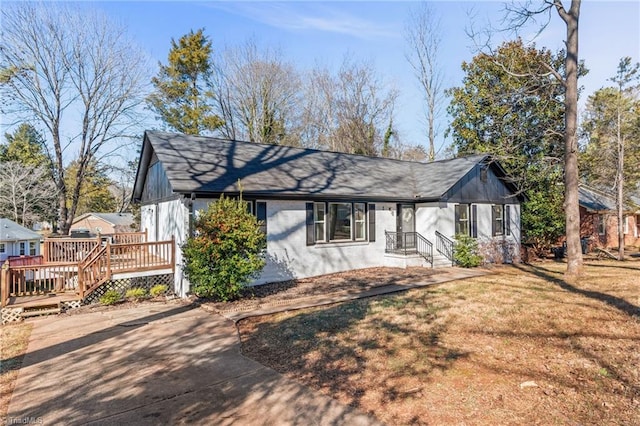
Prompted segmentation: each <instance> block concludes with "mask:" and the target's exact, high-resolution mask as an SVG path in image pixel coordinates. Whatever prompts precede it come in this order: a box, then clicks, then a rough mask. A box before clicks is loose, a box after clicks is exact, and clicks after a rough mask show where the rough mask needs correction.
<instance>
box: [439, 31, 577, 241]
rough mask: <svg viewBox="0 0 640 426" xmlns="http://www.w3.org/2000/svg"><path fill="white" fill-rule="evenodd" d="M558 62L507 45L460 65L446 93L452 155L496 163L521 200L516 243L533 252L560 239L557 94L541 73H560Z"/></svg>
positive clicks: (559, 58)
mask: <svg viewBox="0 0 640 426" xmlns="http://www.w3.org/2000/svg"><path fill="white" fill-rule="evenodd" d="M564 56H565V54H564V52H562V51H561V52H557V53H553V52H551V51H550V50H548V49H537V48H536V47H535V45H533V46H524V45H523V43H522V41H521V40H515V41H508V42H505V43H503V44H502V45H501V46H500V47H499V48H498V49H497V51H496V52H495V53H494V54H491V55H489V54H484V53H482V54H479V55H477V56H476V57H474V58H473V60H472V61H471V62H470V63H466V62H465V63H463V64H462V69H463V70H464V71H465V73H466V75H465V77H464V80H463V86H462V87H456V88H453V89H451V90H450V91H449V94H450V95H451V96H452V100H451V104H450V105H449V108H448V112H449V114H450V115H451V116H452V117H453V121H452V124H451V129H450V132H451V134H452V136H453V144H454V147H455V148H456V150H457V153H458V155H469V154H473V153H483V152H485V153H491V154H493V155H494V156H496V158H497V159H498V160H499V161H500V162H501V164H502V165H503V166H504V167H505V169H506V170H507V172H508V173H509V174H510V175H511V176H513V178H514V181H513V183H514V184H515V185H516V186H517V187H518V188H519V190H520V191H523V192H525V193H526V194H527V195H528V197H529V201H528V202H526V203H525V204H524V205H523V211H522V228H523V233H524V235H523V236H524V241H529V242H531V243H533V244H535V245H536V246H538V248H545V247H546V246H548V245H550V244H552V243H553V242H555V240H556V239H557V238H558V237H559V236H560V235H562V233H563V232H564V226H563V222H564V219H563V214H564V213H563V208H562V200H563V197H562V190H563V187H562V177H563V154H564V149H563V147H564V145H563V133H564V108H563V104H562V101H563V99H564V88H563V87H562V85H561V84H560V83H559V82H558V81H557V80H556V78H555V77H554V76H553V75H552V73H550V72H549V70H548V69H547V68H546V66H545V64H549V65H550V66H551V67H552V68H553V69H554V70H556V72H559V73H563V68H564ZM581 72H582V73H584V70H581Z"/></svg>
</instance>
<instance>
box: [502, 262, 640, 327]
mask: <svg viewBox="0 0 640 426" xmlns="http://www.w3.org/2000/svg"><path fill="white" fill-rule="evenodd" d="M513 266H514V267H515V268H517V269H520V270H522V271H523V272H529V273H532V274H534V275H535V276H537V277H540V278H542V279H544V280H547V281H550V282H552V283H554V284H556V285H558V286H559V287H560V288H562V289H563V290H566V291H570V292H571V293H575V294H580V295H582V296H585V297H588V298H590V299H594V300H599V301H601V302H604V303H606V304H607V305H609V306H612V307H614V308H616V309H618V310H620V311H621V312H624V313H625V314H627V315H629V316H634V315H640V307H638V306H636V305H634V304H632V303H629V302H627V301H626V300H624V299H622V298H620V297H617V296H612V295H610V294H607V293H602V292H599V291H593V290H584V289H581V288H578V287H576V286H574V285H572V284H569V283H567V282H566V281H565V280H563V279H562V278H559V277H558V276H556V275H557V273H556V272H554V271H550V270H548V269H546V268H543V267H541V266H536V265H528V266H527V267H524V266H522V265H518V264H514V265H513ZM632 269H636V268H632Z"/></svg>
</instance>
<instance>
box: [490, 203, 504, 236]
mask: <svg viewBox="0 0 640 426" xmlns="http://www.w3.org/2000/svg"><path fill="white" fill-rule="evenodd" d="M491 220H492V227H491V229H492V232H491V234H492V235H493V236H494V237H496V236H499V235H502V234H503V233H504V206H503V205H501V204H496V205H493V206H491Z"/></svg>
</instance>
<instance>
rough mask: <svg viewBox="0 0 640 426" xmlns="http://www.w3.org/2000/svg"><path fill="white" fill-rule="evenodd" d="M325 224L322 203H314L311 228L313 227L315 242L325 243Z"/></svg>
mask: <svg viewBox="0 0 640 426" xmlns="http://www.w3.org/2000/svg"><path fill="white" fill-rule="evenodd" d="M326 223H327V214H326V211H325V204H324V203H314V204H313V226H314V229H315V231H314V235H315V241H316V242H321V243H323V242H325V241H326V238H327V237H326V235H327V234H326V231H325V229H326V228H325V226H326Z"/></svg>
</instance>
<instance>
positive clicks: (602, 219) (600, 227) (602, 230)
mask: <svg viewBox="0 0 640 426" xmlns="http://www.w3.org/2000/svg"><path fill="white" fill-rule="evenodd" d="M605 219H606V216H605V215H603V214H599V215H598V234H600V235H604V234H605V232H606V226H605V224H606V220H605Z"/></svg>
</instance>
